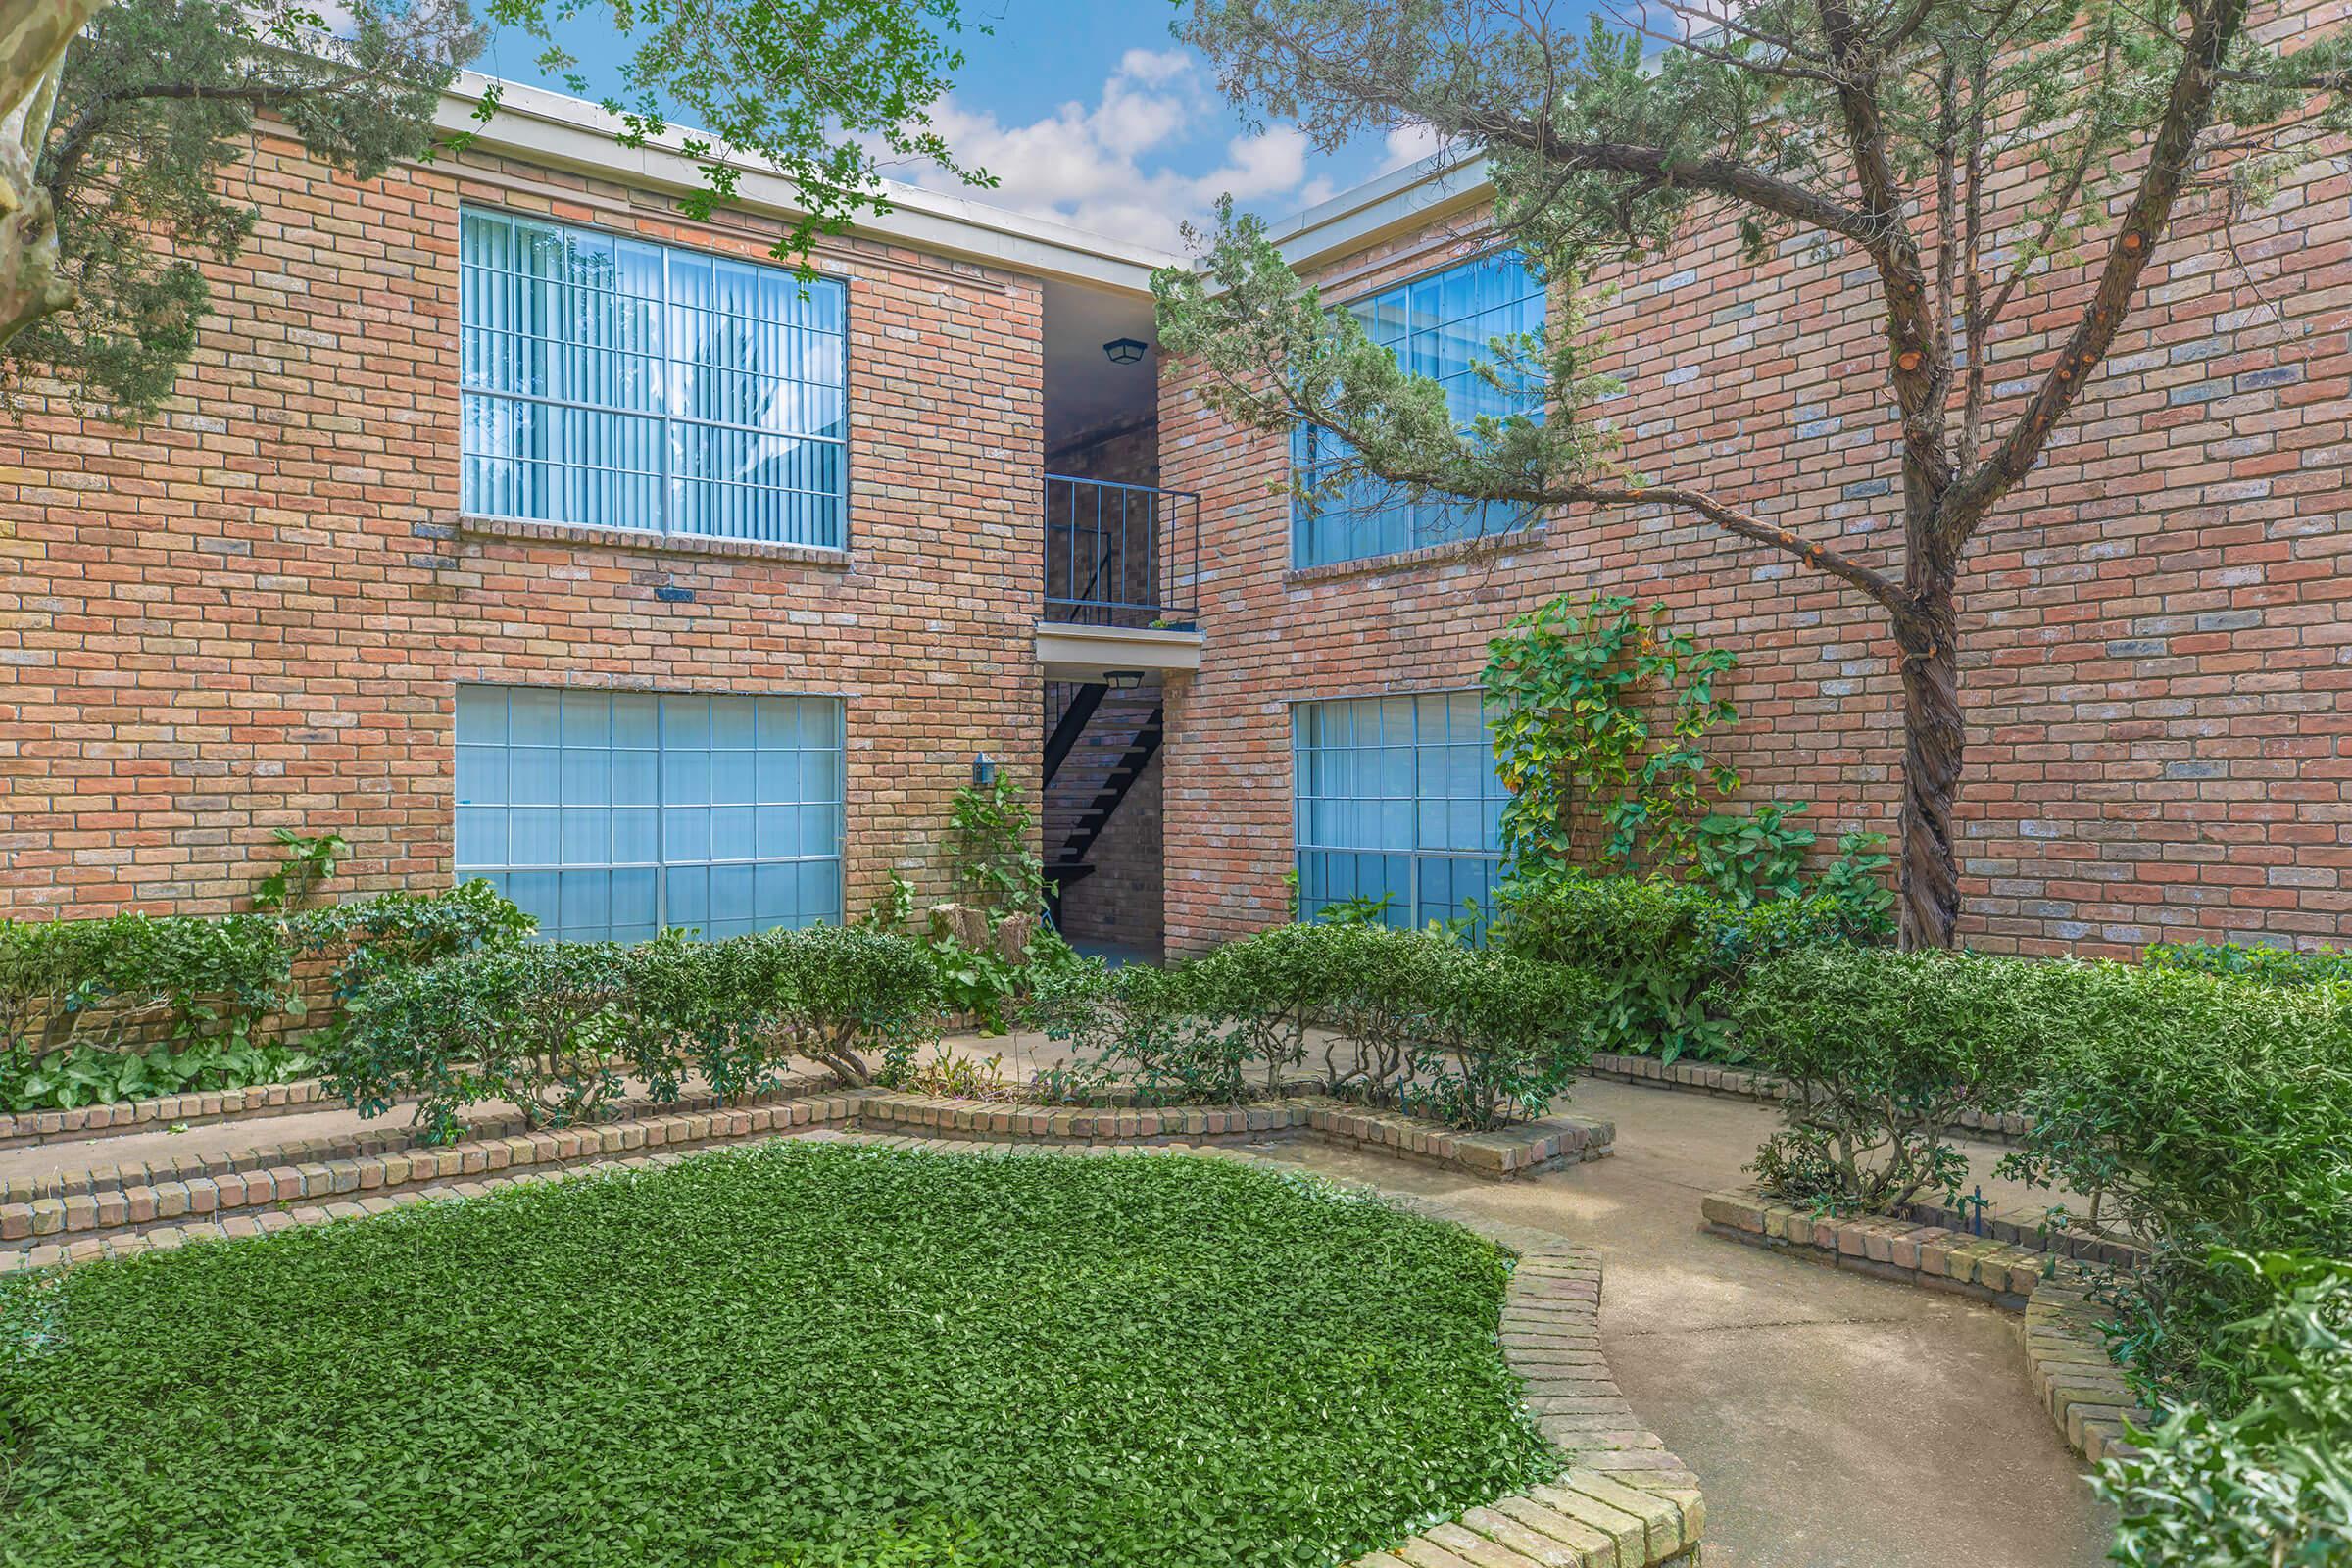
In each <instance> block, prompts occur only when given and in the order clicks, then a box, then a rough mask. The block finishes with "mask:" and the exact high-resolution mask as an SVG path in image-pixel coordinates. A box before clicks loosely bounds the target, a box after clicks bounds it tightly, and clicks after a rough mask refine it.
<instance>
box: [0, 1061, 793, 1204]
mask: <svg viewBox="0 0 2352 1568" xmlns="http://www.w3.org/2000/svg"><path fill="white" fill-rule="evenodd" d="M837 1087H838V1085H837V1084H836V1083H835V1081H834V1080H833V1079H832V1078H831V1077H829V1076H809V1075H801V1074H796V1075H794V1076H792V1077H790V1078H785V1079H782V1080H779V1081H778V1082H777V1084H776V1085H775V1086H774V1087H773V1088H771V1089H767V1090H763V1091H761V1092H760V1093H758V1094H754V1095H745V1096H741V1097H738V1099H737V1100H736V1102H735V1104H736V1106H737V1107H742V1106H749V1105H772V1104H775V1103H778V1102H781V1101H787V1100H798V1099H803V1098H806V1097H808V1096H810V1095H817V1094H823V1093H825V1092H826V1091H828V1090H831V1089H835V1088H837ZM304 1108H309V1107H307V1106H306V1107H304ZM724 1108H726V1104H725V1102H723V1101H722V1100H720V1098H719V1097H718V1096H716V1095H713V1094H711V1093H709V1092H708V1091H696V1092H694V1093H689V1094H681V1095H679V1096H678V1097H677V1098H676V1099H675V1100H669V1101H656V1100H653V1099H650V1098H648V1097H645V1096H642V1095H637V1096H628V1097H624V1098H622V1099H619V1100H614V1101H608V1102H607V1103H606V1104H605V1105H604V1107H603V1110H604V1114H602V1115H600V1116H599V1117H598V1118H597V1119H596V1120H595V1121H593V1122H587V1123H583V1124H581V1125H582V1126H583V1127H596V1126H601V1125H603V1124H604V1123H607V1122H618V1121H633V1120H641V1119H643V1118H644V1117H647V1116H660V1115H666V1114H670V1113H674V1112H692V1111H704V1112H710V1111H715V1110H721V1109H724ZM245 1114H246V1115H247V1116H251V1115H252V1114H253V1113H252V1112H246V1113H245ZM463 1126H464V1127H465V1129H466V1133H465V1137H464V1138H462V1139H460V1140H458V1142H459V1143H461V1144H464V1143H477V1142H480V1141H483V1140H485V1139H496V1138H512V1137H517V1136H520V1135H522V1134H525V1133H528V1132H529V1131H530V1128H529V1126H528V1125H527V1124H526V1123H525V1122H524V1121H523V1119H522V1113H521V1112H520V1111H515V1110H505V1111H500V1110H490V1111H483V1112H477V1113H476V1114H474V1115H471V1116H468V1117H466V1118H465V1120H464V1122H463ZM422 1136H423V1135H422V1130H421V1129H420V1128H418V1127H417V1126H415V1125H413V1124H412V1125H409V1126H405V1127H393V1126H383V1127H368V1128H363V1129H361V1130H360V1131H357V1132H349V1133H336V1134H331V1135H329V1136H327V1137H323V1138H297V1139H289V1140H287V1141H286V1142H284V1143H279V1144H261V1145H256V1146H255V1147H253V1148H250V1149H245V1150H239V1151H236V1152H215V1153H209V1154H182V1155H175V1156H172V1157H168V1158H161V1159H153V1160H145V1161H140V1160H125V1161H123V1163H121V1164H116V1165H92V1166H86V1167H82V1168H79V1169H62V1170H56V1171H51V1172H48V1173H45V1174H42V1175H38V1176H16V1177H11V1178H9V1179H7V1180H5V1181H0V1203H28V1202H31V1201H34V1200H35V1199H41V1198H77V1197H84V1196H88V1197H96V1196H97V1195H98V1194H100V1193H104V1192H116V1191H122V1190H123V1189H126V1188H131V1187H142V1186H153V1185H154V1184H156V1183H158V1182H166V1181H180V1182H185V1181H191V1180H193V1179H195V1178H196V1177H199V1176H206V1177H211V1178H214V1179H216V1180H218V1179H219V1178H221V1177H222V1176H228V1175H232V1174H236V1173H240V1172H247V1171H259V1170H268V1169H270V1167H271V1166H273V1165H304V1164H310V1163H313V1162H316V1161H327V1160H346V1159H361V1158H365V1157H367V1156H368V1155H371V1154H396V1153H401V1152H405V1151H409V1150H414V1149H423V1148H427V1147H431V1146H427V1145H425V1144H424V1143H423V1142H422Z"/></svg>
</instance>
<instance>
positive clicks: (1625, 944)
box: [1497, 874, 1891, 1062]
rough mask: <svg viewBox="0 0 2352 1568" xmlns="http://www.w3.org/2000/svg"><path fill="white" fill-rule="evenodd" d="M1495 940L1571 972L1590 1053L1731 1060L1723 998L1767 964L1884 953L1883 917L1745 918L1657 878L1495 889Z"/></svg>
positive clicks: (1806, 900)
mask: <svg viewBox="0 0 2352 1568" xmlns="http://www.w3.org/2000/svg"><path fill="white" fill-rule="evenodd" d="M1501 902H1502V907H1501V918H1500V921H1499V923H1498V932H1497V940H1498V942H1499V944H1500V945H1501V946H1502V947H1503V948H1504V949H1505V950H1506V951H1508V952H1510V953H1514V954H1517V955H1519V956H1522V957H1527V958H1534V959H1538V960H1541V961H1544V962H1547V963H1556V964H1564V965H1567V966H1569V967H1572V968H1576V969H1581V970H1583V971H1585V972H1587V973H1588V974H1589V975H1591V976H1592V977H1593V982H1594V984H1595V985H1596V986H1597V987H1598V990H1597V992H1596V994H1595V996H1594V998H1593V1010H1592V1013H1591V1017H1592V1022H1593V1040H1592V1044H1593V1049H1594V1050H1598V1051H1611V1052H1622V1053H1625V1054H1632V1055H1650V1056H1658V1057H1661V1058H1662V1059H1664V1060H1666V1061H1668V1062H1672V1061H1674V1060H1676V1059H1677V1058H1679V1057H1682V1056H1686V1055H1689V1056H1696V1057H1699V1058H1701V1059H1703V1060H1711V1061H1737V1060H1740V1059H1742V1056H1743V1052H1744V1048H1743V1046H1742V1044H1741V1042H1740V1040H1739V1039H1738V1037H1737V1036H1736V1034H1735V1033H1734V1031H1733V1029H1732V1027H1731V1024H1730V1021H1729V1020H1728V1019H1727V1018H1726V1017H1725V1014H1724V1000H1725V996H1726V992H1725V988H1726V987H1727V986H1728V985H1730V984H1731V983H1732V982H1734V981H1736V980H1738V979H1739V977H1740V975H1742V974H1743V973H1745V972H1746V971H1747V969H1748V968H1749V967H1750V966H1752V965H1754V964H1757V963H1760V962H1762V961H1764V960H1766V959H1768V958H1770V957H1772V956H1776V955H1778V954H1783V953H1791V952H1796V951H1799V950H1803V949H1813V948H1844V947H1852V946H1856V945H1869V944H1876V943H1881V942H1884V941H1886V940H1887V937H1888V936H1889V935H1891V928H1890V927H1889V926H1888V925H1887V917H1886V913H1885V911H1884V909H1883V908H1882V907H1880V906H1879V905H1878V904H1876V903H1873V902H1871V901H1868V900H1865V899H1861V898H1859V897H1857V896H1855V895H1852V894H1850V893H1848V894H1840V893H1838V892H1817V893H1814V894H1811V895H1808V896H1806V897H1803V898H1798V899H1786V900H1776V901H1773V902H1770V903H1765V904H1759V905H1755V906H1752V907H1740V906H1739V905H1737V904H1734V903H1731V902H1728V901H1726V900H1723V899H1719V898H1717V897H1715V896H1714V895H1713V894H1711V893H1709V892H1707V891H1706V890H1705V889H1703V888H1698V887H1693V886H1691V885H1690V884H1688V883H1681V882H1673V881H1669V880H1667V879H1665V878H1663V877H1631V876H1584V875H1574V874H1571V875H1561V876H1552V877H1546V878H1544V880H1543V881H1541V882H1540V883H1519V882H1514V883H1511V884H1507V885H1506V886H1505V888H1504V890H1503V896H1502V901H1501Z"/></svg>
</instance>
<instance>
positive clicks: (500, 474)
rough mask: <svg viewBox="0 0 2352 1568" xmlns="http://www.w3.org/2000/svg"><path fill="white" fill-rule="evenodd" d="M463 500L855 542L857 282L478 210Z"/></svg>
mask: <svg viewBox="0 0 2352 1568" xmlns="http://www.w3.org/2000/svg"><path fill="white" fill-rule="evenodd" d="M459 280H460V288H461V305H460V310H459V322H460V326H461V328H462V331H463V349H462V358H463V362H464V367H463V375H464V384H465V435H464V442H463V448H462V451H463V454H464V459H465V481H464V487H463V488H464V495H463V503H464V506H465V510H466V512H468V513H471V514H473V515H477V516H492V517H520V518H527V519H530V520H533V521H541V522H564V523H578V524H582V525H585V526H589V527H596V528H626V529H632V530H637V531H642V532H648V533H676V534H696V535H701V536H704V537H709V538H719V539H758V540H766V541H769V542H773V543H783V544H802V545H820V546H824V547H827V548H831V549H839V548H840V547H841V545H842V539H843V533H844V526H843V513H844V495H845V493H846V488H847V487H846V477H847V468H848V465H847V461H846V457H845V436H846V434H847V432H846V429H845V423H846V415H845V410H844V383H845V381H846V378H847V366H846V363H845V361H846V355H845V352H844V342H845V337H844V332H843V314H844V291H843V288H842V285H841V284H840V283H838V282H836V281H834V280H832V279H829V278H826V279H818V280H816V281H814V282H810V283H808V284H806V285H804V284H803V282H802V281H801V279H800V278H798V277H796V276H795V275H794V274H793V273H791V272H789V271H787V270H784V269H782V268H777V267H762V266H759V265H757V264H755V263H751V262H739V261H732V260H728V259H725V258H721V257H716V256H710V255H706V254H703V253H701V252H698V251H688V250H679V249H676V248H674V247H671V246H666V245H649V244H646V243H644V242H642V241H639V240H630V239H620V238H618V237H616V236H613V235H611V234H600V233H597V232H594V231H593V230H589V229H578V228H567V227H564V226H562V225H560V224H555V223H548V222H542V221H538V220H536V219H524V218H512V217H508V216H505V215H503V214H497V213H480V212H466V213H465V214H464V215H463V216H462V217H461V219H460V241H459Z"/></svg>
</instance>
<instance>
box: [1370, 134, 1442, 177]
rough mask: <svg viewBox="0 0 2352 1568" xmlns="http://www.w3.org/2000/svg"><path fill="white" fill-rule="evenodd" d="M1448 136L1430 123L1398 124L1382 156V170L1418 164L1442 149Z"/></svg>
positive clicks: (1387, 171)
mask: <svg viewBox="0 0 2352 1568" xmlns="http://www.w3.org/2000/svg"><path fill="white" fill-rule="evenodd" d="M1445 146H1446V138H1445V137H1443V136H1441V135H1439V134H1438V133H1437V131H1436V130H1434V129H1432V128H1431V127H1430V126H1428V125H1422V124H1409V125H1398V126H1397V128H1396V129H1394V130H1392V131H1390V132H1389V146H1388V151H1387V153H1386V154H1385V155H1384V156H1383V157H1382V158H1381V161H1380V172H1382V173H1384V174H1386V173H1389V172H1392V171H1394V170H1398V169H1402V168H1404V167H1405V166H1406V165H1408V164H1417V163H1419V162H1420V161H1421V160H1422V159H1424V158H1427V157H1428V156H1430V154H1432V153H1435V152H1439V151H1442V150H1443V149H1444V148H1445Z"/></svg>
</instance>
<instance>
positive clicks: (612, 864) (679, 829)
mask: <svg viewBox="0 0 2352 1568" xmlns="http://www.w3.org/2000/svg"><path fill="white" fill-rule="evenodd" d="M457 811H458V820H457V851H458V853H457V860H458V867H457V868H458V879H459V880H460V881H466V880H468V879H470V878H473V877H477V876H478V877H487V878H489V879H490V880H491V881H492V882H494V883H496V884H497V885H498V887H499V890H500V891H501V892H503V893H505V894H506V896H507V897H508V898H510V899H513V900H514V901H515V903H516V904H518V905H520V906H521V907H523V908H524V909H525V910H526V911H528V912H529V913H531V914H533V915H535V916H537V917H538V921H539V929H540V932H541V933H542V934H543V935H546V936H551V937H561V938H564V939H566V940H570V941H608V940H609V941H614V942H637V941H643V940H645V939H646V938H649V937H652V936H654V935H655V934H656V933H658V932H660V931H661V930H662V929H663V928H665V927H671V926H680V927H688V928H692V929H694V930H697V931H699V932H700V933H701V934H702V935H704V936H706V937H728V936H736V935H740V934H741V933H743V932H746V931H757V930H761V929H763V928H765V927H768V926H777V925H811V924H814V923H816V922H817V921H820V920H838V919H840V918H841V834H842V711H841V704H840V702H839V701H838V700H836V699H833V698H823V697H731V696H730V697H705V696H685V695H681V694H677V693H669V692H662V693H655V692H591V691H557V690H553V689H550V688H545V687H533V686H461V687H459V688H458V808H457Z"/></svg>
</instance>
